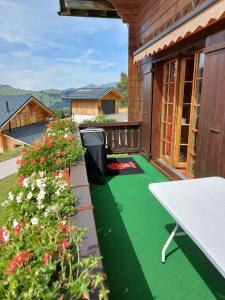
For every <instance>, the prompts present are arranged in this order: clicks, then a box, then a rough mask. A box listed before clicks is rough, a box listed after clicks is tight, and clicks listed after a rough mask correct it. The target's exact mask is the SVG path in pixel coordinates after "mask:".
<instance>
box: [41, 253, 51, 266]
mask: <svg viewBox="0 0 225 300" xmlns="http://www.w3.org/2000/svg"><path fill="white" fill-rule="evenodd" d="M49 258H51V253H50V252H45V254H44V256H43V258H42V262H43V264H45V265H47V264H48V261H49Z"/></svg>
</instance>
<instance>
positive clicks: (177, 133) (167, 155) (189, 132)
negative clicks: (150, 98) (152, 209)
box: [160, 51, 204, 177]
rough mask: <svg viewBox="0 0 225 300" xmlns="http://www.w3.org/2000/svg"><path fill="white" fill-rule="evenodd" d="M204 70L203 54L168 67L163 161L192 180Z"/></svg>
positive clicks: (165, 66)
mask: <svg viewBox="0 0 225 300" xmlns="http://www.w3.org/2000/svg"><path fill="white" fill-rule="evenodd" d="M203 69H204V54H203V53H202V52H201V51H197V52H196V53H195V54H194V55H190V56H187V57H183V58H181V59H179V60H172V61H169V62H167V63H165V65H164V75H163V93H162V94H163V96H162V114H161V121H160V123H161V135H160V149H161V158H162V159H163V160H165V161H166V162H167V163H169V164H170V165H172V166H173V167H175V168H178V169H181V170H182V171H183V172H184V173H185V174H186V175H187V176H189V177H194V169H195V167H194V165H195V160H196V159H195V158H196V140H197V133H198V120H199V114H200V99H201V90H202V77H203Z"/></svg>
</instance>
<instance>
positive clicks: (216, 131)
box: [209, 128, 220, 133]
mask: <svg viewBox="0 0 225 300" xmlns="http://www.w3.org/2000/svg"><path fill="white" fill-rule="evenodd" d="M209 131H211V132H213V133H220V130H219V129H215V128H209Z"/></svg>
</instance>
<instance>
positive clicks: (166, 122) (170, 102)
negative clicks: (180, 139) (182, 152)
mask: <svg viewBox="0 0 225 300" xmlns="http://www.w3.org/2000/svg"><path fill="white" fill-rule="evenodd" d="M176 80H177V61H176V60H174V61H171V62H168V63H166V64H165V66H164V81H163V99H162V116H161V155H162V156H163V157H164V159H165V160H166V161H168V162H172V149H173V126H174V106H175V105H174V104H175V93H176Z"/></svg>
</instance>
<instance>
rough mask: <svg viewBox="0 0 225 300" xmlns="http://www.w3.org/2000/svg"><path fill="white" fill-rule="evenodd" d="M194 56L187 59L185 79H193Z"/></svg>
mask: <svg viewBox="0 0 225 300" xmlns="http://www.w3.org/2000/svg"><path fill="white" fill-rule="evenodd" d="M193 74H194V58H191V59H187V60H186V70H185V81H193Z"/></svg>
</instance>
